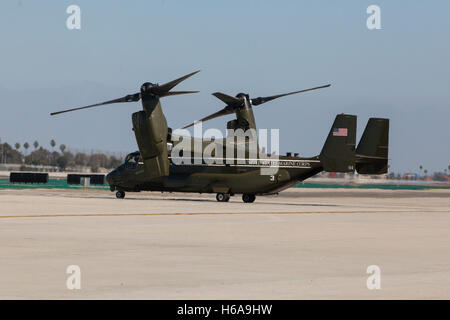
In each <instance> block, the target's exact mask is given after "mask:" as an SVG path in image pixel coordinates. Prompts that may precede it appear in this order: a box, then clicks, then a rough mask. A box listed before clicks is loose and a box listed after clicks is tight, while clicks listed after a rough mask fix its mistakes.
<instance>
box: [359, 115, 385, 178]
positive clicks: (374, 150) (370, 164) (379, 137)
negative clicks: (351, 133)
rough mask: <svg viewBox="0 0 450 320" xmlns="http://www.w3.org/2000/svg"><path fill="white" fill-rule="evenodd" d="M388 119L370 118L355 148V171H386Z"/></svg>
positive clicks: (365, 172)
mask: <svg viewBox="0 0 450 320" xmlns="http://www.w3.org/2000/svg"><path fill="white" fill-rule="evenodd" d="M388 146H389V119H381V118H370V119H369V122H367V125H366V129H364V133H363V135H362V137H361V140H360V141H359V144H358V148H357V149H356V171H357V172H358V173H361V174H382V173H387V169H388V168H387V167H388Z"/></svg>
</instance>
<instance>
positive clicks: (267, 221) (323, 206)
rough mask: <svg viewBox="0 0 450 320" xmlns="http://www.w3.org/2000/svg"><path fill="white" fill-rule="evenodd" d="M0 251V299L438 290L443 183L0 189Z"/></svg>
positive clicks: (444, 248)
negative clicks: (262, 192) (420, 187)
mask: <svg viewBox="0 0 450 320" xmlns="http://www.w3.org/2000/svg"><path fill="white" fill-rule="evenodd" d="M0 259H1V262H0V298H1V299H19V298H20V299H333V298H337V299H350V298H352V299H372V298H373V299H382V298H386V299H416V298H424V299H449V298H450V190H425V191H407V190H401V191H400V190H394V191H393V190H360V189H358V190H356V189H289V190H287V191H286V192H284V193H281V194H280V195H279V196H270V197H257V199H256V202H255V203H253V204H245V203H243V202H242V200H241V198H240V197H239V196H235V197H233V198H232V199H231V201H230V202H228V203H218V202H216V201H215V196H214V195H198V194H192V195H191V194H166V193H165V194H161V193H135V194H133V193H127V195H126V198H125V199H120V200H119V199H115V197H114V194H113V193H111V192H107V191H98V190H97V191H96V190H87V191H84V190H56V189H55V190H49V189H47V190H44V189H41V190H0ZM69 265H78V266H79V267H80V269H81V289H80V290H69V289H67V287H66V280H67V278H68V277H69V275H68V274H66V269H67V267H68V266H69ZM370 265H377V266H379V268H380V270H381V289H379V290H376V289H375V290H369V289H368V288H367V286H366V281H367V278H368V277H369V274H367V273H366V269H367V267H368V266H370Z"/></svg>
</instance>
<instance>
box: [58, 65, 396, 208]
mask: <svg viewBox="0 0 450 320" xmlns="http://www.w3.org/2000/svg"><path fill="white" fill-rule="evenodd" d="M197 72H199V71H196V72H193V73H190V74H187V75H185V76H183V77H181V78H178V79H176V80H173V81H170V82H168V83H165V84H163V85H159V84H153V83H149V82H147V83H144V84H143V85H142V86H141V88H140V92H138V93H135V94H130V95H127V96H124V97H122V98H119V99H114V100H110V101H106V102H103V103H98V104H94V105H89V106H85V107H79V108H73V109H69V110H64V111H59V112H54V113H51V115H56V114H60V113H64V112H69V111H75V110H81V109H87V108H93V107H97V106H102V105H106V104H112V103H121V102H135V101H139V100H141V102H142V107H143V110H142V111H138V112H135V113H133V114H132V124H133V131H134V133H135V136H136V141H137V145H138V148H139V151H136V152H133V153H130V154H129V155H127V156H126V158H125V160H124V162H123V163H122V164H121V165H120V166H119V167H118V168H117V169H115V170H113V171H112V172H110V173H109V174H108V175H107V176H106V180H107V182H108V184H109V185H110V188H111V191H116V197H117V198H124V197H125V192H126V191H130V192H139V191H162V192H196V193H216V199H217V201H220V202H227V201H229V200H230V197H231V196H233V195H236V194H242V200H243V201H244V202H246V203H251V202H254V201H255V197H256V195H269V194H276V193H278V192H280V191H282V190H284V189H286V188H289V187H291V186H293V185H295V184H297V183H299V182H301V181H304V180H305V179H308V178H310V177H312V176H314V175H316V174H318V173H320V172H322V171H327V172H354V171H355V170H356V171H357V172H358V173H360V174H383V173H386V172H387V168H388V139H389V119H382V118H371V119H369V121H368V123H367V126H366V128H365V130H364V133H363V135H362V138H361V140H360V142H359V144H358V146H357V147H356V116H354V115H348V114H339V115H337V116H336V118H335V120H334V123H333V125H332V127H331V130H330V132H329V134H328V137H327V139H326V141H325V144H324V146H323V148H322V151H321V152H320V154H319V155H317V156H314V157H309V158H304V157H299V156H298V154H297V153H296V154H294V155H292V154H291V153H288V154H286V155H283V156H281V155H276V156H275V157H274V155H271V156H272V157H270V158H267V157H265V156H263V154H264V152H262V150H260V149H259V147H258V152H257V154H256V156H253V157H252V156H250V153H248V152H245V158H244V159H240V158H238V157H236V152H235V151H236V150H237V149H238V148H239V146H238V144H236V141H235V140H233V142H232V143H234V146H233V148H234V151H233V155H234V156H232V157H228V156H227V158H226V159H225V157H223V158H220V159H218V158H215V160H216V162H214V163H213V164H211V162H210V161H209V162H208V161H207V160H208V159H201V160H200V161H194V162H193V163H192V162H188V163H186V162H181V163H180V162H179V161H176V160H179V156H180V155H178V156H177V157H174V156H172V152H171V150H173V149H174V148H176V147H177V145H178V143H179V141H180V139H179V138H180V137H179V136H176V135H173V134H172V129H171V128H169V127H168V126H167V121H166V117H165V116H164V113H163V111H162V108H161V103H160V98H163V97H167V96H173V95H179V94H187V93H195V92H198V91H171V89H172V88H174V87H175V86H176V85H177V84H179V83H180V82H182V81H183V80H185V79H187V78H189V77H191V76H192V75H194V74H196V73H197ZM329 86H330V85H325V86H320V87H315V88H311V89H306V90H300V91H294V92H289V93H285V94H279V95H274V96H269V97H258V98H253V99H251V98H250V97H249V96H248V95H247V94H242V93H240V94H238V95H237V96H235V97H233V96H229V95H226V94H224V93H220V92H216V93H213V95H214V96H215V97H217V98H218V99H220V100H222V101H223V102H224V103H225V104H226V106H225V107H224V108H223V109H222V110H220V111H218V112H215V113H213V114H211V115H209V116H207V117H204V118H202V119H201V120H199V121H207V120H210V119H213V118H217V117H220V116H223V115H228V114H233V113H234V114H236V119H234V120H231V121H229V122H228V123H227V129H231V130H237V129H242V130H243V131H246V130H248V129H256V124H255V118H254V115H253V107H254V106H258V105H261V104H263V103H265V102H268V101H271V100H274V99H277V98H280V97H284V96H287V95H291V94H296V93H301V92H306V91H311V90H316V89H321V88H326V87H329ZM192 125H194V123H191V124H189V125H187V126H185V127H184V128H187V127H190V126H192ZM181 140H182V139H181ZM197 142H198V141H197ZM216 142H217V143H218V144H217V145H218V146H219V147H220V148H222V147H223V148H225V144H226V143H225V142H224V141H222V142H220V141H216ZM220 143H222V144H220ZM193 144H195V139H191V142H190V146H191V147H190V148H188V150H187V151H186V150H183V151H181V153H182V152H185V154H184V155H183V156H186V153H188V154H189V155H190V156H192V157H193V158H195V157H197V156H199V154H198V152H197V153H196V152H195V148H194V147H192V145H193ZM248 144H249V139H246V140H245V143H244V144H243V146H244V148H245V147H246V146H248ZM205 146H206V145H205V142H204V141H201V150H200V153H201V151H202V150H204V149H205ZM222 154H225V153H224V152H222ZM230 158H231V159H230ZM217 160H221V161H217ZM218 163H219V164H218ZM267 167H275V168H276V171H274V173H273V174H268V175H266V174H261V169H262V168H267Z"/></svg>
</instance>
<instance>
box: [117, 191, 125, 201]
mask: <svg viewBox="0 0 450 320" xmlns="http://www.w3.org/2000/svg"><path fill="white" fill-rule="evenodd" d="M116 198H117V199H123V198H125V191H121V190H119V191H117V192H116Z"/></svg>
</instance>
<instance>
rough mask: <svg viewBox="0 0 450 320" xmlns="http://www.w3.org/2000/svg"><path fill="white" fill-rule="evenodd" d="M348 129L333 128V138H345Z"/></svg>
mask: <svg viewBox="0 0 450 320" xmlns="http://www.w3.org/2000/svg"><path fill="white" fill-rule="evenodd" d="M347 132H348V129H347V128H333V136H334V137H346V136H347Z"/></svg>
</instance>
